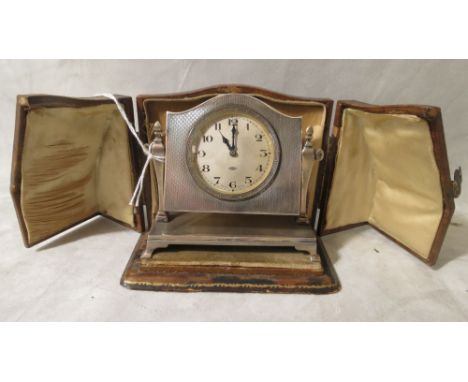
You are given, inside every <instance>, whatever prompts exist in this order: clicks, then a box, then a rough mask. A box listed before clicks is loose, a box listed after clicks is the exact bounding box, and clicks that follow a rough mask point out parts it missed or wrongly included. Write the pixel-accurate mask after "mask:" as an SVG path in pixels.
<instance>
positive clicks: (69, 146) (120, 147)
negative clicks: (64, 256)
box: [21, 105, 135, 244]
mask: <svg viewBox="0 0 468 382" xmlns="http://www.w3.org/2000/svg"><path fill="white" fill-rule="evenodd" d="M21 166H22V179H21V205H22V213H23V218H24V222H25V225H26V229H27V232H28V240H29V242H30V244H34V243H35V242H38V241H40V240H43V239H44V238H47V237H49V236H51V235H53V234H55V233H57V232H59V231H61V230H62V229H64V228H66V227H69V226H71V225H73V224H76V223H78V222H80V221H82V220H84V219H86V218H89V217H90V216H92V215H94V214H96V213H102V214H104V215H107V216H110V217H112V218H114V219H116V220H118V221H121V222H123V223H125V224H127V225H129V226H131V227H134V226H135V221H134V215H133V207H132V206H129V205H128V201H129V199H130V198H131V196H132V192H133V184H134V180H133V174H132V168H131V156H130V151H129V141H128V132H127V127H126V125H125V122H124V121H123V120H122V118H121V116H120V114H119V112H118V110H117V108H116V107H115V105H99V106H92V107H80V108H72V107H54V108H46V107H41V108H38V109H33V110H31V111H29V112H28V114H27V121H26V131H25V138H24V150H23V157H22V165H21Z"/></svg>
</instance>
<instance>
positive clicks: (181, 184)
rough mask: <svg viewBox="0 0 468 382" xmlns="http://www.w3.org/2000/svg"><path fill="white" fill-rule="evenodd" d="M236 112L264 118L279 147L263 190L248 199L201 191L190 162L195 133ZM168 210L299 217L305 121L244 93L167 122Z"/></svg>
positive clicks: (211, 101)
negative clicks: (216, 118)
mask: <svg viewBox="0 0 468 382" xmlns="http://www.w3.org/2000/svg"><path fill="white" fill-rule="evenodd" d="M223 110H233V111H238V112H239V113H242V114H247V115H248V114H250V115H252V116H253V117H256V118H258V117H260V118H261V119H262V120H264V121H265V122H266V123H267V124H268V126H269V128H270V129H272V130H273V132H274V134H275V136H276V137H277V142H278V144H279V150H278V153H280V155H279V158H278V165H277V168H276V173H275V174H273V175H274V176H272V177H271V179H269V180H268V182H266V183H265V186H264V187H262V188H261V190H260V192H258V193H255V194H254V195H252V196H251V197H249V198H248V199H237V200H236V199H233V200H226V199H221V198H219V197H216V195H213V194H211V193H209V192H206V191H205V190H203V188H202V187H200V185H199V184H197V182H196V181H195V178H196V176H195V177H194V176H192V174H191V172H190V168H191V166H190V165H189V164H188V163H187V159H188V158H187V150H188V149H189V145H190V136H191V132H192V131H193V129H194V128H195V127H197V126H199V125H200V124H203V122H204V121H206V118H209V117H210V115H213V113H218V112H222V111H223ZM166 123H167V127H166V161H165V163H166V165H165V182H164V202H165V210H166V211H168V212H215V213H236V214H271V215H298V214H299V210H300V189H301V150H302V142H301V125H302V118H301V117H290V116H287V115H285V114H283V113H281V112H279V111H277V110H275V109H274V108H272V107H270V106H269V105H267V104H265V103H264V102H262V101H260V100H258V99H257V98H255V97H252V96H249V95H244V94H226V95H219V96H216V97H213V98H211V99H209V100H208V101H206V102H204V103H202V104H201V105H198V106H196V107H194V108H192V109H189V110H186V111H182V112H168V113H167V118H166Z"/></svg>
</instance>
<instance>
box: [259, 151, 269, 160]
mask: <svg viewBox="0 0 468 382" xmlns="http://www.w3.org/2000/svg"><path fill="white" fill-rule="evenodd" d="M268 155H270V153H269V152H268V151H266V150H260V157H261V158H265V157H267V156H268Z"/></svg>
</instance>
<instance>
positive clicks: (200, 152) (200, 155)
mask: <svg viewBox="0 0 468 382" xmlns="http://www.w3.org/2000/svg"><path fill="white" fill-rule="evenodd" d="M197 154H198V156H199V157H200V158H204V157H205V156H206V152H205V151H203V150H198V153H197Z"/></svg>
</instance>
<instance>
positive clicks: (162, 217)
mask: <svg viewBox="0 0 468 382" xmlns="http://www.w3.org/2000/svg"><path fill="white" fill-rule="evenodd" d="M156 221H157V222H163V223H167V222H168V221H169V215H168V214H167V212H166V211H158V213H157V214H156Z"/></svg>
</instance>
